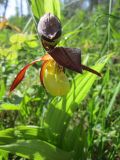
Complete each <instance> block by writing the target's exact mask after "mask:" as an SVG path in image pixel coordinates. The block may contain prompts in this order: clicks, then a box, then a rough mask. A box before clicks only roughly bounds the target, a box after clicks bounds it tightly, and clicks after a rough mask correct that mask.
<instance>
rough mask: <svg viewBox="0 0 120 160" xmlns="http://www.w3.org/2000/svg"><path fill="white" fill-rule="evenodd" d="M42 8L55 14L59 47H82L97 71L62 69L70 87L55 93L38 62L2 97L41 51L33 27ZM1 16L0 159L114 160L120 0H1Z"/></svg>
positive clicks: (118, 130) (119, 134) (118, 123)
mask: <svg viewBox="0 0 120 160" xmlns="http://www.w3.org/2000/svg"><path fill="white" fill-rule="evenodd" d="M45 12H52V13H54V14H55V15H56V16H58V17H59V18H60V20H61V23H62V27H63V34H62V37H61V41H60V43H59V44H58V46H66V47H73V48H80V49H81V51H82V63H83V64H86V65H87V66H93V67H94V68H95V69H96V70H98V71H101V70H102V71H101V73H102V75H103V76H102V78H98V77H96V76H94V75H92V74H89V73H88V72H84V73H83V75H80V74H78V73H75V72H72V71H70V70H66V74H67V76H68V77H69V80H70V82H71V85H72V88H71V90H70V93H68V95H67V96H64V97H53V96H51V95H50V94H48V93H47V92H46V90H45V88H44V87H43V86H42V85H41V84H40V80H39V71H40V67H41V63H37V64H35V65H33V66H32V67H31V68H30V69H29V70H28V71H27V74H26V77H25V79H24V81H23V82H22V83H21V84H20V85H19V86H18V87H17V88H16V89H15V91H14V92H13V93H12V94H11V95H10V96H8V91H9V87H10V85H11V83H12V82H13V80H14V77H15V76H16V75H17V73H18V72H19V71H20V70H21V69H22V67H23V66H25V65H26V64H28V63H30V62H31V61H33V60H35V59H37V58H39V57H40V56H42V55H44V54H45V53H46V52H45V50H44V49H43V47H42V45H41V41H40V36H39V35H38V32H37V29H36V27H37V23H38V20H39V18H40V17H41V16H42V15H43V14H44V13H45ZM0 16H1V18H0V23H1V24H2V20H3V18H2V17H6V18H7V20H8V23H9V25H10V26H11V28H10V27H6V26H4V27H3V28H0V149H1V150H0V160H19V159H20V160H23V159H36V160H37V159H38V160H43V159H44V160H64V159H65V160H67V159H68V160H120V0H61V1H58V0H43V1H42V0H28V1H26V0H0ZM16 27H17V28H18V29H19V30H20V33H18V32H17V30H16V29H15V28H16ZM106 62H107V63H106ZM95 80H96V81H95ZM74 84H75V85H74ZM73 101H74V103H73Z"/></svg>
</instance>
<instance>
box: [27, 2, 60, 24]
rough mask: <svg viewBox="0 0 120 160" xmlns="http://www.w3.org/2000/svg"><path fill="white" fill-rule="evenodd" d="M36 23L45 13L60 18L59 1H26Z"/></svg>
mask: <svg viewBox="0 0 120 160" xmlns="http://www.w3.org/2000/svg"><path fill="white" fill-rule="evenodd" d="M28 2H29V4H30V5H31V9H32V12H33V15H34V17H35V18H36V20H37V22H38V21H39V19H40V17H41V16H43V15H44V14H45V13H49V12H50V13H53V14H54V15H56V16H57V17H58V18H60V1H59V0H49V1H48V0H43V1H41V0H37V1H36V0H28Z"/></svg>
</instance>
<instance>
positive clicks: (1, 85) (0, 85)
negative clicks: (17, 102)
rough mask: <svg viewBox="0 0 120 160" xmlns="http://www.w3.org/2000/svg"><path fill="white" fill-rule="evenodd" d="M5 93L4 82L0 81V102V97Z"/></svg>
mask: <svg viewBox="0 0 120 160" xmlns="http://www.w3.org/2000/svg"><path fill="white" fill-rule="evenodd" d="M5 91H6V88H5V84H4V81H3V80H1V81H0V100H1V99H2V97H3V96H4V95H5Z"/></svg>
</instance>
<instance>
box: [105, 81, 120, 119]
mask: <svg viewBox="0 0 120 160" xmlns="http://www.w3.org/2000/svg"><path fill="white" fill-rule="evenodd" d="M119 92H120V82H119V83H118V85H117V86H116V88H115V91H114V94H113V96H112V98H111V101H110V103H109V106H108V108H107V109H106V110H105V117H107V116H108V114H109V113H110V111H111V110H112V107H113V105H114V102H115V100H116V97H117V95H118V93H119Z"/></svg>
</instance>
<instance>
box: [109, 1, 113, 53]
mask: <svg viewBox="0 0 120 160" xmlns="http://www.w3.org/2000/svg"><path fill="white" fill-rule="evenodd" d="M111 12H112V0H110V2H109V19H108V51H109V48H110V37H111V36H110V14H111Z"/></svg>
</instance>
